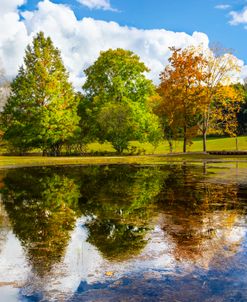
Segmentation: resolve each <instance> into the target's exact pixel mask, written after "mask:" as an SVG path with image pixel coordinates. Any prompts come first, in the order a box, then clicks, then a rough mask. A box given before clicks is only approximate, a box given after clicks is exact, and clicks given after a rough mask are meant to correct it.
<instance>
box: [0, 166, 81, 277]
mask: <svg viewBox="0 0 247 302" xmlns="http://www.w3.org/2000/svg"><path fill="white" fill-rule="evenodd" d="M4 183H5V188H4V189H3V190H2V192H1V193H2V199H3V203H4V206H5V209H6V211H7V213H8V216H9V219H10V221H11V225H12V227H13V231H14V233H15V234H16V236H17V237H18V238H19V240H20V242H21V243H22V245H23V246H24V247H25V249H26V250H27V252H28V258H29V260H30V261H31V263H32V266H33V269H34V270H35V271H36V272H37V273H38V274H40V275H43V274H44V273H46V272H47V271H49V270H50V269H51V267H52V265H53V264H55V263H58V262H59V261H60V260H61V258H62V256H63V255H64V251H65V249H66V246H67V244H68V241H69V239H70V231H71V230H72V229H73V228H74V224H75V220H76V218H77V216H78V208H77V202H78V198H79V196H80V190H79V187H78V186H77V185H76V184H75V183H74V181H73V180H72V179H70V178H68V177H66V176H64V175H60V174H57V173H54V171H51V169H47V168H41V169H38V170H37V169H28V170H26V169H24V170H21V169H17V170H12V171H10V172H9V173H7V176H6V177H5V179H4Z"/></svg>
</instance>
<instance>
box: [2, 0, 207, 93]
mask: <svg viewBox="0 0 247 302" xmlns="http://www.w3.org/2000/svg"><path fill="white" fill-rule="evenodd" d="M1 1H2V0H1ZM4 1H5V2H6V3H7V2H8V1H7V0H4ZM14 1H15V2H16V4H15V6H12V7H10V8H8V11H7V10H6V12H5V13H2V11H1V12H0V26H1V28H4V29H5V30H4V31H1V32H0V58H1V57H2V61H3V64H4V67H5V70H6V71H7V72H8V75H9V76H11V77H13V76H14V75H15V74H16V73H17V70H18V67H19V66H20V64H21V63H22V57H23V55H24V49H25V47H26V45H27V43H30V42H31V39H32V37H33V36H34V35H35V34H36V33H37V32H39V31H41V30H42V31H44V33H45V34H46V35H49V36H50V37H51V38H52V40H53V42H54V44H55V45H56V46H57V47H58V48H59V49H60V50H61V54H62V58H63V60H64V63H65V65H66V67H67V69H68V70H69V72H70V78H71V81H72V82H73V84H74V86H75V87H76V88H80V87H81V86H82V83H83V82H84V80H85V77H84V73H83V70H84V69H85V68H87V67H88V66H89V65H91V64H92V63H93V62H94V61H95V60H96V59H97V57H98V55H99V53H100V51H102V50H107V49H109V48H113V49H114V48H119V47H120V48H125V49H129V50H132V51H134V52H135V53H137V54H138V55H139V56H140V58H141V60H142V61H144V62H145V64H146V65H147V66H148V67H149V69H150V70H151V72H150V73H149V75H148V76H149V78H150V79H152V80H154V81H155V82H156V83H158V79H159V74H160V72H161V71H162V70H163V69H164V66H165V64H166V63H167V60H168V58H169V55H170V51H169V47H170V46H175V47H186V46H188V45H201V44H202V45H204V46H205V47H207V46H208V43H209V41H208V37H207V35H206V34H204V33H200V32H194V33H193V34H192V35H188V34H186V33H183V32H173V31H167V30H165V29H153V30H143V29H137V28H130V27H127V26H120V25H119V24H118V23H116V22H106V21H99V20H94V19H92V18H83V19H80V20H78V19H77V18H76V16H75V14H74V12H73V11H72V10H71V8H69V7H68V6H65V5H62V4H55V3H52V2H51V1H49V0H44V1H40V2H39V3H38V6H37V10H35V11H28V12H24V13H22V18H21V19H20V15H19V13H18V11H17V6H18V5H21V4H22V2H23V1H21V0H14Z"/></svg>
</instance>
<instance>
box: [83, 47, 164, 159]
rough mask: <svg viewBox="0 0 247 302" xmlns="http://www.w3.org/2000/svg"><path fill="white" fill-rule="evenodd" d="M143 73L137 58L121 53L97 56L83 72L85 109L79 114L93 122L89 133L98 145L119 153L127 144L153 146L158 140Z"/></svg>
mask: <svg viewBox="0 0 247 302" xmlns="http://www.w3.org/2000/svg"><path fill="white" fill-rule="evenodd" d="M145 72H148V68H147V67H146V66H145V65H144V64H143V63H142V62H140V60H139V57H138V56H137V55H135V54H134V53H133V52H131V51H127V50H123V49H116V50H112V49H109V50H108V51H105V52H101V54H100V56H99V58H98V59H97V60H96V62H95V63H94V64H93V65H92V66H90V67H89V68H88V69H86V70H85V74H86V76H87V80H86V82H85V84H84V85H83V89H84V91H85V102H86V103H85V104H87V105H88V106H87V108H86V109H85V110H84V112H83V113H84V114H85V116H87V118H88V119H91V121H93V123H91V125H92V128H91V133H92V135H93V136H94V137H97V138H98V139H99V140H100V141H101V142H103V141H109V142H111V143H112V144H113V146H114V148H115V149H116V150H117V151H118V152H120V153H121V152H123V150H124V149H127V147H128V144H129V141H130V140H140V141H151V142H154V143H156V142H157V141H158V140H159V138H160V129H159V123H158V119H157V118H156V116H154V115H153V114H152V113H151V109H150V108H149V106H148V102H147V101H148V98H149V97H150V96H152V95H153V93H154V87H153V85H152V82H151V81H150V80H148V79H146V77H145V75H144V73H145ZM83 116H84V115H83ZM83 116H81V117H82V118H83Z"/></svg>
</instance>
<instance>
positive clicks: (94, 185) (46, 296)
mask: <svg viewBox="0 0 247 302" xmlns="http://www.w3.org/2000/svg"><path fill="white" fill-rule="evenodd" d="M0 188H1V189H0V192H1V201H0V301H4V302H5V301H7V302H12V301H13V302H15V301H186V302H187V301H188V302H191V301H200V302H202V301H238V302H239V301H240V302H241V301H247V235H246V230H247V165H245V164H244V163H237V162H233V163H229V164H227V165H226V164H221V163H217V164H212V163H211V164H207V165H206V164H204V165H202V164H197V165H188V164H169V165H164V166H151V167H147V166H146V167H137V166H94V167H53V168H50V167H49V168H48V167H43V168H20V169H10V170H0Z"/></svg>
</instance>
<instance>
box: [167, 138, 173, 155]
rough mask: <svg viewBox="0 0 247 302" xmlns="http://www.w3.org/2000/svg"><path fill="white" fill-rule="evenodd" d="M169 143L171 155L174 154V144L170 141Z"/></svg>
mask: <svg viewBox="0 0 247 302" xmlns="http://www.w3.org/2000/svg"><path fill="white" fill-rule="evenodd" d="M168 143H169V149H170V153H172V152H173V144H172V141H170V140H169V141H168Z"/></svg>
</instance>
